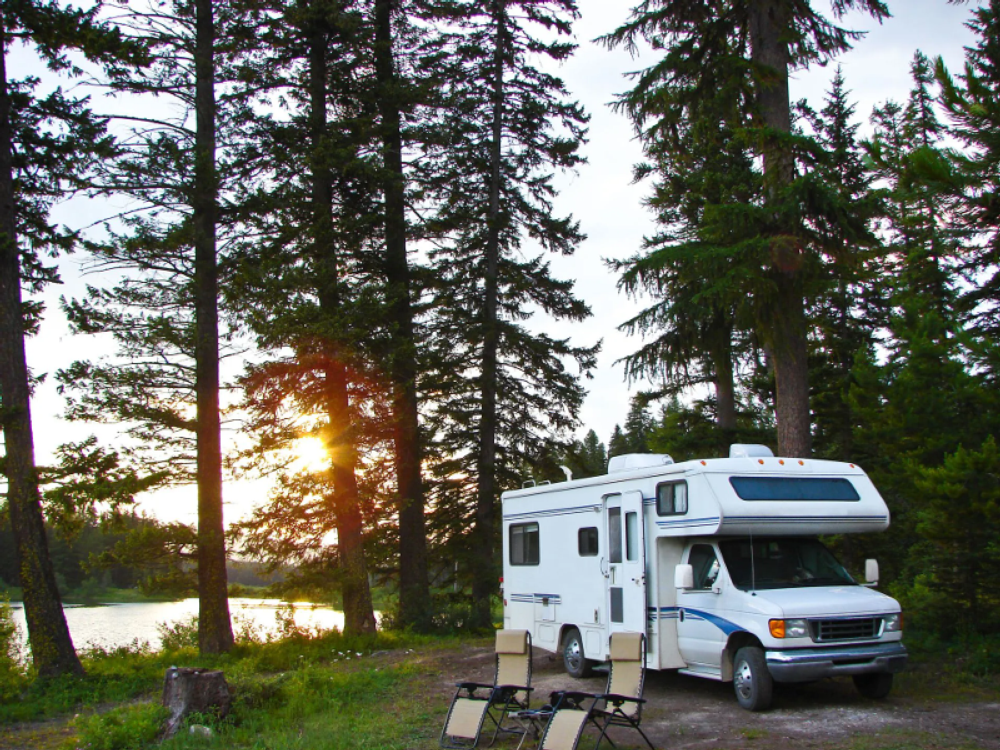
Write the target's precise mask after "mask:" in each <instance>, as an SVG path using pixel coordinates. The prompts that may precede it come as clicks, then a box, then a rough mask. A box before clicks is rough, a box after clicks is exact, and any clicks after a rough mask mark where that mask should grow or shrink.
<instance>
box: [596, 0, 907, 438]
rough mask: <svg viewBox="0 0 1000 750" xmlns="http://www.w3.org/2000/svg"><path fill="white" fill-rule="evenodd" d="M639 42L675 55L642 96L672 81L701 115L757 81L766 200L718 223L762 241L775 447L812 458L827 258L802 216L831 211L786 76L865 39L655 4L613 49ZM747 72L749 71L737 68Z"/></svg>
mask: <svg viewBox="0 0 1000 750" xmlns="http://www.w3.org/2000/svg"><path fill="white" fill-rule="evenodd" d="M851 9H859V10H862V11H864V12H867V13H870V14H871V15H873V16H875V17H876V18H879V19H881V18H882V17H884V16H886V15H887V14H888V10H887V8H886V7H885V5H884V4H883V3H882V2H880V1H879V0H857V1H856V2H852V1H850V0H842V1H840V2H837V3H834V6H833V10H834V13H835V14H837V15H842V14H843V13H845V12H846V11H847V10H851ZM640 37H642V38H645V39H647V40H648V41H651V42H652V43H653V44H654V45H655V46H656V47H658V48H661V49H665V50H666V54H665V56H664V59H663V60H662V62H661V63H660V64H658V65H655V66H653V67H652V68H650V69H649V70H647V71H644V72H643V74H642V76H641V77H640V90H639V92H638V95H639V96H640V97H641V96H644V95H645V93H646V92H649V91H652V90H654V88H655V86H654V84H655V83H656V82H663V86H664V87H666V88H671V87H673V88H676V89H684V90H683V92H682V93H683V95H682V96H678V97H677V98H672V99H668V101H670V102H671V103H673V104H674V105H675V106H680V107H694V106H695V103H696V102H698V101H699V99H700V98H702V97H711V96H712V95H713V93H714V92H715V91H717V90H719V89H721V88H724V87H730V88H739V87H740V83H739V81H740V79H741V77H742V76H745V75H746V73H747V71H749V72H750V73H751V79H750V83H751V86H752V88H751V91H752V98H751V99H750V100H749V101H748V102H746V104H747V106H746V108H745V109H744V110H742V111H741V112H740V113H739V114H740V117H741V118H742V122H743V124H744V125H745V126H747V128H746V130H747V134H748V136H750V137H751V145H752V146H753V149H754V153H755V155H757V156H759V157H760V159H761V162H762V165H763V173H762V192H761V195H760V197H759V199H758V200H759V202H758V203H757V204H756V205H755V206H754V207H752V208H753V209H754V210H750V209H751V207H750V206H745V205H744V206H733V207H729V208H728V209H726V210H723V211H719V212H715V215H714V216H713V217H712V220H713V223H714V225H715V227H716V228H717V229H718V230H719V231H720V232H721V233H723V236H724V234H727V233H733V232H737V233H738V232H740V230H743V234H744V236H745V237H746V238H748V239H749V238H752V237H759V238H760V240H759V241H758V242H757V244H756V247H752V246H750V245H747V246H746V247H747V251H748V255H752V256H753V262H751V263H748V264H745V265H744V266H743V270H744V273H747V272H749V271H750V270H751V269H754V268H761V269H762V271H763V272H762V273H760V274H759V275H758V277H757V278H755V279H753V289H752V291H751V294H752V295H753V305H754V313H755V318H756V330H757V332H758V333H759V335H760V336H761V339H762V341H763V342H764V344H765V346H766V347H767V349H768V353H769V357H770V360H771V362H772V364H773V368H774V375H775V380H776V386H777V402H776V405H775V409H776V416H777V424H778V448H779V451H780V452H781V453H782V454H783V455H803V456H804V455H809V452H810V449H811V448H810V442H811V440H810V419H809V388H808V365H807V360H806V346H807V330H808V326H807V318H806V304H807V300H808V298H809V297H810V295H811V294H813V293H814V291H813V289H812V287H813V285H814V280H815V278H816V275H817V268H818V266H819V264H818V255H819V254H820V249H821V248H822V250H827V249H828V248H825V247H823V239H824V238H823V237H822V236H821V235H820V234H818V233H817V232H816V231H815V223H814V222H811V221H810V220H809V217H808V215H806V216H804V215H803V209H805V213H806V214H809V213H817V212H818V213H822V212H823V211H824V206H823V203H822V202H821V201H817V200H816V196H814V195H810V192H811V189H812V188H815V187H816V183H815V182H812V181H809V180H803V179H801V178H800V177H798V176H797V175H796V152H797V150H801V149H802V148H803V147H805V146H806V144H802V143H801V142H800V141H799V140H798V138H797V137H796V135H795V134H794V133H793V130H792V114H791V106H790V103H789V99H788V75H789V71H790V69H791V68H792V67H793V66H800V67H802V66H808V65H809V64H811V63H814V62H824V61H826V60H828V59H830V58H831V57H833V56H834V55H836V54H837V53H839V52H842V51H843V50H845V49H847V48H848V47H849V46H850V44H851V42H852V41H853V40H854V39H856V38H857V37H858V34H857V33H855V32H850V31H848V30H846V29H843V28H840V27H838V26H836V25H835V24H833V23H831V22H830V21H829V20H828V19H826V18H824V17H823V16H822V15H820V14H818V13H817V12H815V11H814V10H813V9H812V8H811V7H809V6H808V5H803V4H798V3H794V2H792V1H791V0H766V1H765V2H758V1H757V0H754V2H750V0H738V1H736V2H732V3H723V4H718V5H715V6H709V7H706V6H705V5H704V4H703V3H700V2H680V3H665V2H653V1H652V0H649V1H647V2H644V3H641V4H640V5H638V6H636V7H635V8H634V9H633V14H632V18H631V19H630V21H629V22H628V23H626V24H625V25H623V26H622V27H620V28H619V29H618V30H616V31H615V32H614V33H613V34H610V35H608V36H607V37H606V38H605V41H606V43H608V44H609V45H624V46H626V47H632V46H634V45H635V44H636V41H637V40H638V39H639V38H640ZM739 61H741V62H742V63H743V64H742V65H734V63H736V62H739ZM654 104H655V103H653V102H651V103H650V107H653V106H654ZM633 106H635V103H633ZM646 114H647V116H648V114H649V111H648V110H647V112H646ZM667 117H668V121H669V118H670V117H671V116H670V115H667ZM695 121H696V120H695V119H692V122H695ZM748 228H749V229H750V231H749V232H746V230H747V229H748Z"/></svg>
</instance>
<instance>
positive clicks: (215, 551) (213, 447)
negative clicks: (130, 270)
mask: <svg viewBox="0 0 1000 750" xmlns="http://www.w3.org/2000/svg"><path fill="white" fill-rule="evenodd" d="M195 13H196V16H197V17H196V21H195V23H196V29H195V34H196V36H195V53H194V64H195V118H196V125H195V147H194V149H195V154H194V185H193V187H192V191H191V206H192V209H193V214H194V219H193V221H194V256H195V260H194V265H195V271H194V284H195V360H196V370H197V374H196V382H195V392H196V397H197V404H198V416H197V420H198V472H197V478H198V646H199V648H200V649H201V652H202V653H207V654H218V653H224V652H226V651H229V650H230V649H231V648H232V647H233V628H232V623H231V621H230V617H229V593H228V590H227V585H226V584H227V581H226V537H225V530H224V528H223V522H222V426H221V418H220V415H219V279H218V276H219V273H218V265H217V258H216V221H217V203H218V182H217V175H216V170H215V127H216V125H215V63H214V45H215V22H214V19H213V15H212V0H197V3H196V6H195Z"/></svg>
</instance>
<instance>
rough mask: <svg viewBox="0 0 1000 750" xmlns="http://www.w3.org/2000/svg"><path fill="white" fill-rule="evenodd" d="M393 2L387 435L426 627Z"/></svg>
mask: <svg viewBox="0 0 1000 750" xmlns="http://www.w3.org/2000/svg"><path fill="white" fill-rule="evenodd" d="M394 6H395V0H376V2H375V76H376V80H377V83H378V88H379V91H378V107H379V115H380V117H381V121H382V122H381V139H382V157H383V161H384V163H383V185H382V188H383V193H384V200H385V277H386V298H387V305H388V311H389V321H388V323H389V328H390V336H391V344H390V346H391V349H392V351H391V354H390V356H389V376H390V379H391V381H392V388H393V395H392V403H393V415H394V424H393V442H394V444H395V451H396V458H395V460H396V478H397V483H398V493H399V498H398V503H399V616H400V620H401V623H402V624H403V625H404V626H410V627H413V628H415V629H417V630H425V629H427V628H429V627H430V613H431V612H430V601H429V599H430V590H429V586H428V581H427V536H426V522H425V519H424V490H423V480H422V477H421V448H420V432H419V422H418V402H417V359H416V341H415V340H414V325H413V309H412V305H411V302H410V269H409V262H408V259H407V253H406V204H405V196H404V186H405V184H406V183H405V180H406V177H405V175H404V173H403V139H402V132H401V124H402V118H401V116H400V102H399V82H398V81H397V79H396V71H395V60H394V57H393V30H392V11H393V8H394Z"/></svg>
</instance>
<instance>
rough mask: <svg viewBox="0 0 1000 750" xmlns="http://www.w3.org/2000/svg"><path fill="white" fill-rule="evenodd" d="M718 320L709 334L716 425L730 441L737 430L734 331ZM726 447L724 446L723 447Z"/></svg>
mask: <svg viewBox="0 0 1000 750" xmlns="http://www.w3.org/2000/svg"><path fill="white" fill-rule="evenodd" d="M722 317H723V316H722V315H719V316H718V318H717V319H716V323H715V325H713V326H712V331H711V333H710V334H709V336H710V339H709V356H710V358H711V362H712V371H713V377H714V379H715V402H716V405H715V406H716V408H715V410H716V419H715V421H716V425H717V426H718V428H719V429H720V430H722V431H723V433H724V435H723V437H724V439H725V440H729V438H730V437H732V434H733V433H734V432H735V430H736V378H735V374H734V372H733V338H732V337H733V329H732V326H730V325H727V324H726V323H725V322H724V321H723V320H722ZM723 447H724V446H723Z"/></svg>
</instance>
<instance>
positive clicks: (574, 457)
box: [563, 430, 608, 479]
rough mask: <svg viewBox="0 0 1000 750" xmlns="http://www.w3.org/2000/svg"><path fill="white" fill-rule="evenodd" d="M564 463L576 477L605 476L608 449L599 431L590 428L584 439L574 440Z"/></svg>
mask: <svg viewBox="0 0 1000 750" xmlns="http://www.w3.org/2000/svg"><path fill="white" fill-rule="evenodd" d="M563 463H564V464H565V465H566V467H567V468H568V469H569V470H570V471H571V472H572V473H573V478H574V479H584V478H586V477H599V476H603V475H604V474H606V473H607V471H608V450H607V448H605V447H604V443H602V442H601V441H600V438H598V437H597V433H596V432H594V431H593V430H588V431H587V434H586V435H584V436H583V440H574V441H573V443H572V445H570V447H569V449H567V451H566V455H565V458H564V460H563Z"/></svg>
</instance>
